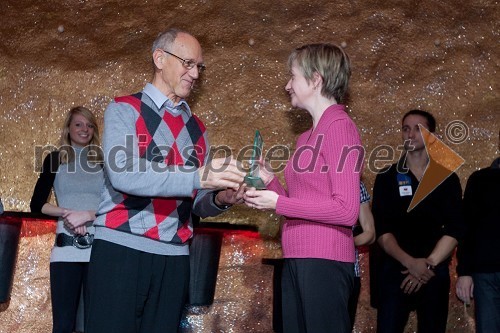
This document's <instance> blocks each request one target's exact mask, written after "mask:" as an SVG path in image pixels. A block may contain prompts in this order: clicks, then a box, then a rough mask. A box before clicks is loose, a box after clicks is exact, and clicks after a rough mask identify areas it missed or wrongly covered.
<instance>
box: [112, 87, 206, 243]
mask: <svg viewBox="0 0 500 333" xmlns="http://www.w3.org/2000/svg"><path fill="white" fill-rule="evenodd" d="M143 98H144V99H145V98H149V97H148V96H147V95H145V94H143V93H137V94H134V95H130V96H123V97H117V98H115V102H117V103H126V104H129V105H131V106H132V107H133V109H134V110H135V111H136V112H137V118H136V122H135V127H136V135H137V141H138V145H139V147H138V150H139V156H140V158H143V159H146V160H148V161H151V162H158V163H161V162H163V163H164V164H166V165H167V166H172V165H184V166H188V167H190V169H191V170H192V169H193V167H196V168H198V167H200V166H202V165H203V164H204V162H205V156H206V152H207V150H208V147H207V143H206V140H205V132H206V128H205V126H204V125H203V123H202V122H201V121H200V119H199V118H198V117H196V116H195V115H193V114H191V115H189V114H188V113H187V112H185V111H184V110H183V111H182V112H181V113H180V114H179V115H176V116H174V115H172V114H171V113H169V112H168V111H166V110H164V109H163V110H162V109H160V110H158V109H155V110H154V109H152V107H151V106H150V105H151V104H150V105H147V104H146V103H144V102H143V100H142V99H143ZM153 105H154V104H153ZM153 107H154V108H156V107H155V106H153ZM117 135H119V133H117ZM164 172H168V171H167V170H164ZM177 172H179V171H177ZM191 172H193V171H191ZM131 181H133V180H132V179H131ZM196 192H197V191H196V190H193V194H192V197H175V198H165V197H153V198H151V197H138V196H133V195H128V194H126V193H121V192H117V191H115V193H113V194H112V197H113V200H112V201H113V203H114V207H113V208H112V209H111V210H110V211H108V212H107V214H106V217H105V226H106V227H108V228H111V229H116V230H119V231H123V232H127V233H132V234H137V235H141V236H144V237H148V238H151V239H154V240H159V241H162V242H167V243H176V244H182V243H185V242H186V241H187V240H189V239H190V238H191V237H192V235H193V226H192V220H191V210H192V205H193V200H194V197H195V196H196Z"/></svg>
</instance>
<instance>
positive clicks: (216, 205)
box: [212, 191, 232, 210]
mask: <svg viewBox="0 0 500 333" xmlns="http://www.w3.org/2000/svg"><path fill="white" fill-rule="evenodd" d="M219 192H220V191H215V192H214V196H213V197H212V201H213V202H214V205H215V207H217V208H219V209H223V210H225V209H229V208H230V207H231V206H232V205H218V204H217V202H215V197H216V196H217V194H218V193H219Z"/></svg>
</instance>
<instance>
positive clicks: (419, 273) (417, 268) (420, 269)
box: [401, 258, 435, 283]
mask: <svg viewBox="0 0 500 333" xmlns="http://www.w3.org/2000/svg"><path fill="white" fill-rule="evenodd" d="M406 268H408V269H407V270H405V271H402V272H401V273H403V274H408V273H409V274H410V275H412V276H413V277H414V278H415V279H416V280H417V282H420V283H427V282H429V280H430V279H431V278H432V277H433V276H434V275H435V274H434V272H433V271H432V270H431V269H429V265H428V264H427V261H426V259H425V258H412V259H411V261H410V262H409V263H407V264H406Z"/></svg>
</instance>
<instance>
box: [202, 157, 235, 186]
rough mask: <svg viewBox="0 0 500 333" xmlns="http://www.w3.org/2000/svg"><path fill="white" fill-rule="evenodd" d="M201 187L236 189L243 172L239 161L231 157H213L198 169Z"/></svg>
mask: <svg viewBox="0 0 500 333" xmlns="http://www.w3.org/2000/svg"><path fill="white" fill-rule="evenodd" d="M198 173H199V175H200V183H201V188H203V189H228V188H231V189H234V190H235V191H238V189H239V188H240V185H241V183H243V178H244V177H245V172H243V168H242V167H241V165H240V163H239V162H238V161H236V160H235V159H232V158H214V159H213V160H211V161H210V162H209V163H208V164H206V165H204V166H202V167H201V168H199V169H198Z"/></svg>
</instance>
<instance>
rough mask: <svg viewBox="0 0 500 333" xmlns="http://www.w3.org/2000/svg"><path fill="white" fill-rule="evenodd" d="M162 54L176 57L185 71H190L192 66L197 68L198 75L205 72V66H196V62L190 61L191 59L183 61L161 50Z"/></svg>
mask: <svg viewBox="0 0 500 333" xmlns="http://www.w3.org/2000/svg"><path fill="white" fill-rule="evenodd" d="M163 52H165V53H168V54H170V55H171V56H174V57H176V58H177V59H179V60H180V61H181V63H182V66H184V68H186V69H192V68H193V67H194V66H196V67H198V72H199V73H203V72H204V71H205V68H206V67H205V64H197V63H196V61H194V60H192V59H183V58H181V57H179V56H177V55H175V54H173V53H171V52H168V51H165V50H163Z"/></svg>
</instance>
